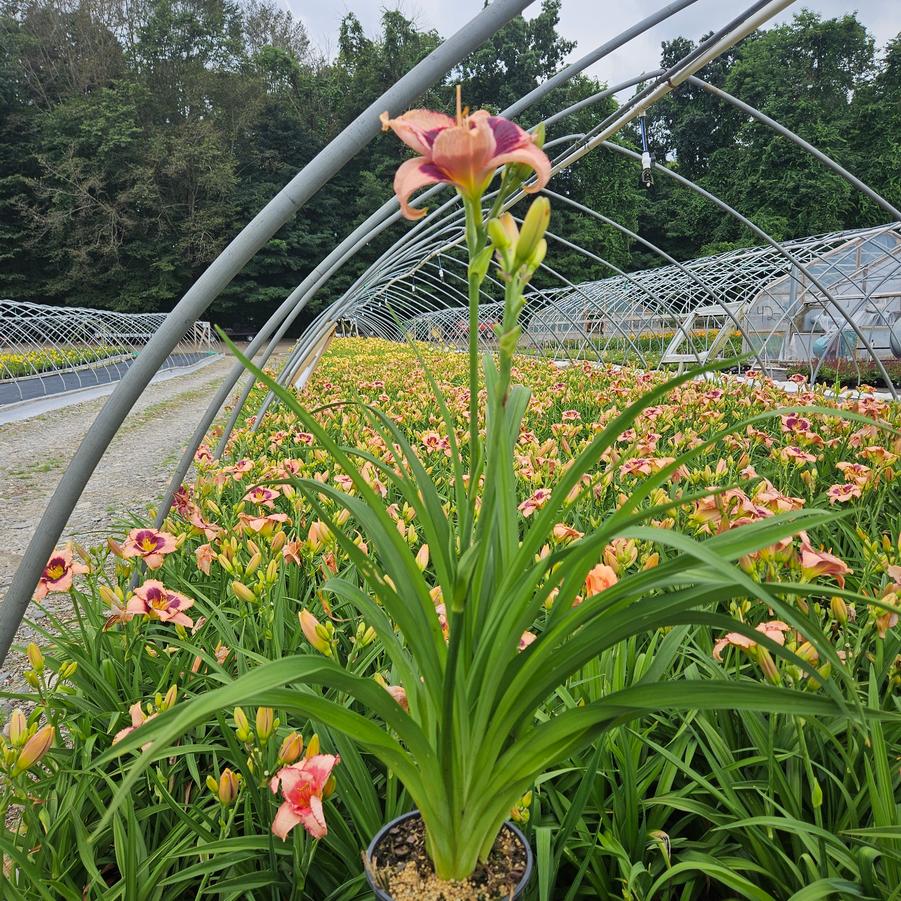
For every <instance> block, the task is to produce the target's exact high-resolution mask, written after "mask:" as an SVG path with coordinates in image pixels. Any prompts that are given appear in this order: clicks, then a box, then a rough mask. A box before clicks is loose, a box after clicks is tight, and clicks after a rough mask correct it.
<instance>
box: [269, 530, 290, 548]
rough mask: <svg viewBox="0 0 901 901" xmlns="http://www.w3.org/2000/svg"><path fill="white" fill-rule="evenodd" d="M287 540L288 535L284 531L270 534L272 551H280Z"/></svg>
mask: <svg viewBox="0 0 901 901" xmlns="http://www.w3.org/2000/svg"><path fill="white" fill-rule="evenodd" d="M287 540H288V536H287V535H286V534H285V533H284V532H276V533H275V534H274V535H273V536H272V541H271V542H270V545H269V546H270V547H271V548H272V550H273V551H276V552H278V551H280V550H281V549H282V548H283V547H284V546H285V542H286V541H287Z"/></svg>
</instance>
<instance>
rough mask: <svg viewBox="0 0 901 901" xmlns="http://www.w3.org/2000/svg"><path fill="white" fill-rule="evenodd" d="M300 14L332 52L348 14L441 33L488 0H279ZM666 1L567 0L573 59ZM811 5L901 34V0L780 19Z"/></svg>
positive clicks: (635, 48) (688, 27) (832, 5)
mask: <svg viewBox="0 0 901 901" xmlns="http://www.w3.org/2000/svg"><path fill="white" fill-rule="evenodd" d="M280 2H282V3H283V4H285V5H286V6H288V7H289V8H290V9H291V10H292V11H293V12H294V13H295V14H296V15H298V16H299V17H300V18H301V19H302V20H303V22H304V24H305V25H306V27H307V30H308V32H309V34H310V37H311V39H312V40H313V42H314V43H315V44H316V45H318V46H319V47H320V48H321V49H322V50H324V51H325V52H326V53H329V54H331V53H332V52H334V49H335V46H336V43H337V35H338V25H339V23H340V21H341V18H342V17H343V16H344V15H345V13H348V12H351V11H352V12H354V13H356V15H357V16H358V17H359V18H360V20H361V21H362V23H363V26H364V28H365V29H366V31H367V33H369V34H374V33H376V32H377V30H378V23H379V17H380V12H381V10H382V9H383V8H384V7H386V6H387V7H388V8H390V9H395V8H399V9H400V10H401V11H402V12H403V13H404V14H405V15H407V16H408V17H410V18H413V19H415V20H416V22H417V23H418V24H419V25H420V26H421V27H423V28H435V29H437V30H438V31H439V32H440V33H441V34H442V35H445V36H446V35H448V34H451V33H452V32H454V31H455V30H456V29H458V28H459V27H460V26H461V25H462V24H463V23H465V22H466V21H468V20H469V19H470V18H472V16H474V15H475V14H476V13H477V12H478V11H479V10H480V9H481V8H482V5H483V4H482V0H280ZM665 2H667V0H563V9H562V11H561V16H560V32H561V33H562V34H563V35H564V36H565V37H567V38H570V39H571V40H575V41H578V46H577V48H576V50H575V51H574V54H573V56H574V57H575V56H581V55H582V54H584V53H587V52H588V51H589V50H591V49H592V48H594V47H597V46H599V45H600V44H602V43H603V42H604V41H607V40H609V39H610V38H611V37H614V36H615V35H617V34H619V33H620V32H621V31H623V30H624V29H626V28H628V27H629V26H630V25H632V24H633V23H634V22H636V21H638V20H639V19H643V18H645V17H646V16H648V15H649V14H650V13H651V12H653V11H654V10H656V9H658V8H659V7H660V6H662V5H663V4H664V3H665ZM750 5H751V4H750V0H698V2H697V3H695V4H694V5H693V6H690V7H688V8H687V9H684V10H682V12H679V13H676V14H675V15H674V16H671V17H670V18H669V19H667V20H666V21H665V22H663V23H661V24H660V25H658V26H657V27H656V28H653V29H651V30H650V31H648V32H646V33H645V34H643V35H642V36H641V37H638V38H635V39H634V40H632V41H631V42H630V43H628V44H626V45H625V47H623V48H621V49H620V50H618V51H616V52H615V53H613V54H611V55H610V56H609V57H607V58H606V59H604V60H602V61H601V62H599V63H597V64H596V65H595V66H594V67H593V68H592V69H590V70H589V71H590V72H591V73H592V74H593V75H595V76H596V77H598V78H600V79H602V80H604V81H606V82H607V83H608V84H612V83H615V82H617V81H623V80H625V79H627V78H629V77H631V76H632V75H637V74H639V73H640V72H642V71H644V70H645V69H651V68H655V67H656V66H657V64H658V62H659V59H660V42H661V41H662V40H666V39H668V38H671V37H673V36H675V35H678V34H682V35H687V36H689V37H692V38H697V37H699V36H700V35H701V34H703V33H705V32H707V31H710V30H713V29H714V28H717V27H720V26H721V25H724V24H725V23H726V22H728V21H729V20H730V19H732V18H734V17H735V15H736V14H738V13H739V12H741V11H742V10H743V9H746V8H747V7H748V6H750ZM539 6H540V0H535V2H534V3H533V6H532V7H531V8H530V9H529V10H526V13H525V15H526V16H527V17H529V16H531V15H534V11H535V10H537V9H538V8H539ZM802 8H806V9H811V10H814V11H815V12H818V13H820V14H822V15H824V16H830V17H831V16H836V15H841V14H843V13H845V12H851V11H854V10H856V11H857V13H858V16H859V18H860V20H861V21H862V22H863V23H864V25H866V27H867V28H868V29H869V31H870V32H871V33H872V34H873V35H874V36H875V38H876V41H877V44H878V45H879V46H880V47H881V46H883V45H884V44H885V43H886V41H888V40H889V39H890V38H892V37H894V36H895V35H896V34H897V33H898V32H899V31H901V0H808V2H803V0H798V2H796V3H795V4H793V6H790V7H789V8H788V9H787V10H786V11H785V12H783V13H782V14H781V15H780V16H778V17H776V18H775V20H774V21H777V22H779V21H786V20H788V19H791V17H792V15H793V14H794V11H796V10H799V9H802Z"/></svg>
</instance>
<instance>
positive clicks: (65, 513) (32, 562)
mask: <svg viewBox="0 0 901 901" xmlns="http://www.w3.org/2000/svg"><path fill="white" fill-rule="evenodd" d="M531 2H532V0H495V2H493V3H491V4H490V5H489V6H486V7H485V8H484V9H482V10H481V12H479V13H478V14H477V15H476V16H475V17H474V18H473V19H472V20H471V21H470V22H469V23H467V24H466V25H464V26H463V28H461V29H460V30H459V31H458V32H457V33H456V34H454V35H453V36H452V37H450V38H448V39H447V40H446V41H444V43H443V44H441V45H440V46H439V47H437V48H436V49H435V50H434V51H432V53H430V54H429V55H428V56H427V57H426V58H425V59H424V60H422V61H421V62H419V63H418V64H417V65H416V66H414V67H413V68H412V69H411V70H410V71H409V72H407V73H406V74H405V75H404V76H402V77H401V78H400V79H399V80H398V81H397V82H396V83H395V84H394V85H392V86H391V87H390V88H389V89H388V90H387V91H386V92H385V93H384V94H382V96H381V97H379V98H378V100H376V101H375V102H374V103H372V104H371V105H370V106H369V107H368V108H367V109H366V110H365V111H364V112H362V113H361V114H360V115H359V116H358V117H357V118H356V119H355V120H354V121H353V122H352V123H351V124H350V125H348V126H347V127H346V128H345V129H344V130H343V131H342V132H341V133H340V134H339V135H338V136H337V137H336V138H335V139H334V140H332V141H331V142H330V143H329V145H328V146H327V147H325V148H324V149H323V150H322V151H320V152H319V153H318V154H317V155H316V156H315V157H314V158H313V159H312V160H311V161H310V162H309V163H308V164H307V165H306V166H305V167H304V168H303V169H302V170H301V171H300V172H299V173H298V174H297V175H295V176H294V178H293V179H291V181H290V182H289V183H288V184H287V185H286V186H285V187H284V188H282V190H281V191H279V193H278V194H276V196H275V197H273V198H272V200H270V201H269V203H267V204H266V206H265V207H264V208H263V209H262V210H261V211H260V212H259V213H258V214H257V215H256V216H255V217H254V218H253V219H252V220H251V221H250V223H248V224H247V225H246V226H245V227H244V228H243V229H242V230H241V232H240V233H239V234H238V235H237V236H236V237H235V238H234V239H233V240H232V241H231V243H230V244H229V245H228V247H226V248H225V250H223V251H222V253H221V254H220V255H219V256H218V257H217V258H216V259H215V260H214V261H213V262H212V263H211V264H210V266H209V267H208V268H207V270H206V271H205V272H204V273H203V275H201V276H200V278H199V279H198V280H197V281H196V282H195V283H194V285H193V286H192V287H191V288H190V289H189V290H188V292H187V293H186V294H185V295H184V297H183V298H182V299H181V300H180V301H179V303H178V304H177V305H176V307H175V309H173V310H172V312H171V313H169V315H168V316H167V317H166V319H165V321H164V322H163V325H162V326H161V327H160V329H159V331H157V332H156V334H155V335H154V336H153V338H151V340H150V341H149V342H148V344H147V347H146V348H145V349H144V351H143V352H142V353H141V354H140V356H139V357H138V359H137V360H136V361H135V363H134V365H132V366H131V367H130V368H129V370H128V371H127V372H126V373H125V375H124V376H123V378H122V380H121V381H120V382H119V384H118V386H117V387H116V389H115V390H114V391H113V393H112V395H111V396H110V398H109V399H108V400H107V402H106V404H105V405H104V407H103V409H102V410H101V411H100V413H99V414H98V416H97V418H96V419H95V420H94V422H93V423H92V425H91V427H90V429H89V430H88V433H87V435H85V437H84V439H83V440H82V443H81V445H80V446H79V448H78V450H77V451H76V452H75V455H74V457H73V458H72V461H71V463H70V464H69V466H68V468H67V469H66V471H65V473H64V474H63V477H62V479H61V480H60V483H59V485H58V486H57V489H56V491H55V492H54V494H53V496H52V497H51V498H50V502H49V503H48V505H47V508H46V510H45V511H44V514H43V516H42V517H41V521H40V523H39V525H38V528H37V530H36V531H35V534H34V536H33V537H32V539H31V541H30V542H29V545H28V547H27V548H26V550H25V553H24V555H23V557H22V561H21V563H20V564H19V568H18V569H17V571H16V574H15V576H14V577H13V581H12V584H11V585H10V587H9V591H8V592H7V594H6V597H5V598H4V600H3V603H2V605H0V660H3V659H5V658H6V654H7V652H8V651H9V647H10V645H11V644H12V640H13V637H14V636H15V633H16V630H17V629H18V627H19V623H20V622H21V621H22V618H23V617H24V615H25V611H26V610H27V608H28V604H29V602H30V601H31V595H32V592H33V591H34V587H35V585H37V583H38V579H39V578H40V575H41V572H42V571H43V568H44V565H45V564H46V562H47V559H48V558H49V557H50V554H51V552H52V551H53V548H54V547H55V545H56V543H57V541H58V540H59V537H60V535H61V534H62V531H63V528H64V527H65V525H66V523H67V522H68V520H69V517H70V516H71V514H72V510H73V509H74V508H75V505H76V503H78V499H79V498H80V497H81V494H82V492H83V491H84V488H85V485H87V482H88V479H89V478H90V477H91V474H92V473H93V471H94V469H95V468H96V466H97V464H98V463H99V462H100V458H101V457H102V456H103V453H104V451H105V450H106V449H107V447H109V444H110V442H111V441H112V439H113V437H114V436H115V434H116V432H117V431H118V429H119V426H121V424H122V422H123V421H124V419H125V417H126V416H127V415H128V412H129V410H131V408H132V407H133V406H134V404H135V401H137V399H138V398H139V397H140V395H141V393H142V392H143V390H144V389H145V388H146V387H147V385H148V383H149V382H150V380H151V379H152V378H153V376H154V374H155V373H156V371H157V370H158V369H159V367H160V364H161V363H162V362H163V361H164V360H165V359H166V357H167V356H168V355H169V353H170V352H171V350H172V349H173V348H174V347H175V345H176V344H177V343H178V340H179V339H180V338H181V336H182V335H183V334H184V333H185V332H186V331H187V330H188V329H189V328H190V327H191V326H192V325H193V324H194V322H195V321H196V320H197V319H198V318H200V316H201V314H202V313H203V312H204V310H206V309H207V307H208V306H209V305H210V304H211V303H212V302H213V300H214V299H215V298H216V297H218V295H219V294H220V292H221V291H222V290H223V288H225V286H226V285H228V283H229V282H230V281H231V280H232V279H233V278H234V277H235V275H237V274H238V272H240V271H241V269H242V268H243V267H244V265H245V264H246V263H247V262H248V261H249V260H250V259H251V258H252V257H253V256H254V254H255V253H256V252H257V251H258V250H259V249H260V248H261V247H262V246H263V245H264V244H265V243H266V242H267V241H268V240H269V239H270V238H271V237H272V236H273V235H274V234H275V233H276V232H277V231H278V229H279V228H281V226H282V225H284V224H285V223H286V222H287V221H288V220H289V219H291V218H292V217H293V216H294V215H295V214H296V213H297V211H298V210H299V209H300V208H301V207H302V206H303V205H304V203H306V202H307V200H309V199H310V197H312V196H313V194H315V193H316V192H317V191H318V190H319V189H320V188H321V187H322V186H323V185H324V184H325V183H326V182H328V181H329V180H330V179H331V178H332V176H334V175H335V173H336V172H338V171H339V170H340V169H341V168H342V166H343V165H344V163H346V162H348V161H349V160H350V159H351V158H352V157H354V156H355V155H356V154H357V153H358V152H359V151H360V150H361V149H362V148H363V147H364V146H365V145H366V144H368V143H369V141H370V140H372V138H373V137H375V136H376V135H377V134H378V132H379V128H380V125H379V119H378V117H379V114H380V113H381V112H383V111H384V110H386V109H387V110H388V111H389V112H392V113H395V114H396V113H399V112H401V111H402V110H403V109H405V108H406V107H408V106H409V105H410V104H411V103H412V102H413V100H414V99H415V98H416V97H418V96H419V95H420V94H422V92H423V91H424V90H426V89H427V88H428V87H430V86H431V85H432V84H434V83H435V82H436V81H437V80H438V79H439V78H441V77H442V76H443V75H444V74H445V73H447V72H449V71H450V70H451V69H452V68H453V67H454V66H455V65H457V64H458V63H459V62H460V61H461V60H462V59H463V58H464V57H465V56H467V55H468V54H469V53H470V52H471V51H473V50H474V49H476V47H478V46H480V45H481V44H482V43H484V41H486V40H487V39H488V38H490V37H491V36H492V35H493V34H494V33H495V32H496V31H497V30H498V29H499V28H501V27H502V26H503V25H505V24H506V23H507V22H509V21H510V20H511V19H513V18H515V17H516V16H517V15H519V14H520V13H521V12H522V11H523V10H524V9H525V8H526V7H527V6H529V5H530V4H531Z"/></svg>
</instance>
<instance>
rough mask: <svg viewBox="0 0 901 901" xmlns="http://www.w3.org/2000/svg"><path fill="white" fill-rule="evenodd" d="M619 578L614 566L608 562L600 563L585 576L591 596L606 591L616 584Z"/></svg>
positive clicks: (586, 585)
mask: <svg viewBox="0 0 901 901" xmlns="http://www.w3.org/2000/svg"><path fill="white" fill-rule="evenodd" d="M618 581H619V579H618V578H617V575H616V571H615V570H614V569H613V567H611V566H608V565H607V564H606V563H598V565H597V566H595V567H594V569H592V570H591V571H590V572H589V573H588V575H587V576H585V591H586V593H587V594H588V596H589V597H591V596H592V595H595V594H600V593H601V592H602V591H606V590H607V589H608V588H610V587H611V586H612V585H615V584H616V583H617V582H618Z"/></svg>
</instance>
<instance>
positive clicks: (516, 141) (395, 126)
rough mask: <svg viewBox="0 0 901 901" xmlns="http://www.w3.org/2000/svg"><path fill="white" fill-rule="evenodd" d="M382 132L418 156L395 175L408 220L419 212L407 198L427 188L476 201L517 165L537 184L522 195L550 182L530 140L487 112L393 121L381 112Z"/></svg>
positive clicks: (417, 114)
mask: <svg viewBox="0 0 901 901" xmlns="http://www.w3.org/2000/svg"><path fill="white" fill-rule="evenodd" d="M381 121H382V130H383V131H387V130H388V129H391V130H393V131H394V133H395V134H396V135H397V136H398V137H399V138H400V139H401V140H402V141H403V142H404V143H405V144H406V145H407V146H408V147H411V148H412V149H413V150H415V151H416V153H418V154H419V156H416V157H413V159H410V160H407V161H406V162H404V163H402V164H401V166H400V168H399V169H398V170H397V174H396V175H395V176H394V191H395V193H396V194H397V199H398V200H399V201H400V208H401V211H402V212H403V214H404V216H406V218H407V219H420V218H421V217H422V216H424V215H425V214H426V210H424V209H419V210H417V209H414V208H413V207H411V206H410V204H409V200H410V195H411V194H413V192H414V191H417V190H419V189H420V188H424V187H426V186H427V185H433V184H437V183H439V182H441V183H444V184H451V185H454V186H455V187H456V188H457V190H458V191H459V192H460V193H461V194H462V195H463V196H464V197H466V198H467V199H469V200H475V199H477V198H479V197H481V195H482V193H483V192H484V191H485V189H486V188H487V187H488V185H489V184H490V183H491V179H492V178H493V177H494V173H495V172H496V171H497V169H499V168H500V167H501V166H505V165H508V164H510V163H520V164H523V165H526V166H529V167H530V168H532V169H533V170H534V171H535V175H536V180H535V182H534V184H532V185H529V186H527V187H526V188H525V190H526V191H527V192H529V193H534V192H536V191H540V190H541V189H542V188H543V187H544V186H545V185H546V184H547V183H548V180H549V179H550V177H551V163H550V160H549V159H548V158H547V156H546V155H545V153H544V151H543V150H541V148H540V147H539V146H538V145H537V144H536V143H535V139H534V138H533V137H532V135H530V134H529V133H528V132H527V131H523V129H521V128H520V127H519V126H518V125H516V124H514V123H513V122H510V121H509V120H508V119H504V118H502V117H501V116H492V115H491V113H489V112H488V111H487V110H477V111H476V112H474V113H471V114H467V113H466V112H464V111H462V110H461V109H460V97H459V93H458V95H457V116H456V119H454V118H453V117H451V116H447V115H445V114H444V113H436V112H433V111H431V110H425V109H415V110H410V111H409V112H407V113H404V114H403V115H402V116H398V117H397V118H395V119H392V118H391V117H390V116H389V114H388V113H387V112H385V113H382V115H381Z"/></svg>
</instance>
